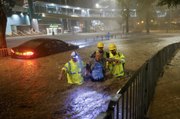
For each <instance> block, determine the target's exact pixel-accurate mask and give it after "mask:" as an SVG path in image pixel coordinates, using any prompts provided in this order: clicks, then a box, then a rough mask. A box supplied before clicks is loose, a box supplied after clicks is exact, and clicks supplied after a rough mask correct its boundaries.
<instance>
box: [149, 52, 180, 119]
mask: <svg viewBox="0 0 180 119" xmlns="http://www.w3.org/2000/svg"><path fill="white" fill-rule="evenodd" d="M179 72H180V50H179V52H178V53H177V54H176V55H175V57H174V58H173V59H172V61H171V62H170V63H169V64H168V65H166V66H165V68H164V75H163V76H162V77H161V78H160V79H159V81H158V83H157V87H156V90H155V95H154V98H153V101H152V103H151V105H150V111H149V114H148V115H149V119H180V73H179Z"/></svg>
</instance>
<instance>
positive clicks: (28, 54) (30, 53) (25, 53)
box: [23, 51, 34, 56]
mask: <svg viewBox="0 0 180 119" xmlns="http://www.w3.org/2000/svg"><path fill="white" fill-rule="evenodd" d="M23 55H26V56H32V55H34V53H33V52H31V51H28V52H24V53H23Z"/></svg>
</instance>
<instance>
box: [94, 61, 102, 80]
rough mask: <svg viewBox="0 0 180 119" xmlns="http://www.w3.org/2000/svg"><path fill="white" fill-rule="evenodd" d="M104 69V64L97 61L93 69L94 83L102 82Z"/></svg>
mask: <svg viewBox="0 0 180 119" xmlns="http://www.w3.org/2000/svg"><path fill="white" fill-rule="evenodd" d="M103 70H104V68H103V65H102V63H100V62H97V61H95V62H94V64H93V67H92V68H91V77H92V80H93V81H102V80H103V79H104V71H103Z"/></svg>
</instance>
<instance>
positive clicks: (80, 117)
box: [0, 34, 180, 119]
mask: <svg viewBox="0 0 180 119" xmlns="http://www.w3.org/2000/svg"><path fill="white" fill-rule="evenodd" d="M103 42H104V43H105V49H106V50H107V46H108V44H109V43H112V42H113V43H116V44H117V47H118V51H121V52H123V54H124V55H125V56H126V66H125V67H126V72H129V74H130V75H132V73H133V72H135V71H136V70H137V69H138V68H139V67H140V66H141V65H142V64H143V63H144V62H145V61H146V60H147V59H149V58H150V57H151V56H152V55H153V54H155V53H156V52H157V51H158V50H160V49H162V48H163V47H164V46H167V45H168V44H171V43H175V42H180V37H179V36H177V35H176V34H170V35H166V34H152V35H141V36H140V35H137V36H132V37H131V36H130V37H128V38H123V39H112V40H109V41H103ZM94 50H96V46H95V45H94V46H90V47H85V48H81V49H78V52H79V54H80V55H81V57H82V59H83V60H84V61H88V59H89V56H90V54H91V53H92V52H93V51H94ZM70 53H71V51H68V52H64V53H59V54H55V55H51V56H47V57H43V58H38V59H32V60H22V59H12V58H10V57H1V58H0V119H40V118H42V119H95V117H96V116H97V115H98V114H99V113H100V112H103V111H105V110H106V109H107V106H108V102H109V100H110V99H111V96H112V95H113V94H115V93H116V91H117V90H118V89H120V88H121V87H122V86H123V85H124V84H125V83H126V82H127V80H128V79H129V77H125V78H122V79H113V78H108V79H107V80H106V81H104V82H91V81H85V82H84V84H83V85H81V86H77V85H69V84H67V81H66V79H65V78H64V79H63V80H58V75H59V71H60V69H61V68H62V66H63V65H64V64H65V63H66V62H67V61H68V60H69V58H70V57H69V56H70Z"/></svg>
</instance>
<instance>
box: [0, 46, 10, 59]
mask: <svg viewBox="0 0 180 119" xmlns="http://www.w3.org/2000/svg"><path fill="white" fill-rule="evenodd" d="M10 54H11V53H10V49H9V48H0V57H5V56H9V55H10Z"/></svg>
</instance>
